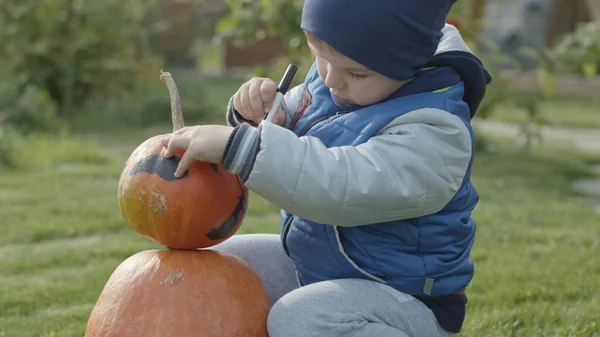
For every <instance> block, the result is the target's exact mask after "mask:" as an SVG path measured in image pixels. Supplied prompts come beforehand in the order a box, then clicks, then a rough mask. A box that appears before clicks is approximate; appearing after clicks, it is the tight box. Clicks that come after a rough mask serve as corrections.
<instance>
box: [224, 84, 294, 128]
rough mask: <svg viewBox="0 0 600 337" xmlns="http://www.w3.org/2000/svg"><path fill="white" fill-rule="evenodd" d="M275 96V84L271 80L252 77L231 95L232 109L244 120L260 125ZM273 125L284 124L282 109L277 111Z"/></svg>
mask: <svg viewBox="0 0 600 337" xmlns="http://www.w3.org/2000/svg"><path fill="white" fill-rule="evenodd" d="M275 94H277V84H276V83H275V82H274V81H273V80H271V79H268V78H262V77H254V78H252V79H251V80H250V81H248V82H246V83H244V84H242V86H241V87H240V89H239V90H238V91H237V92H236V93H235V94H234V95H233V108H234V109H235V110H236V111H237V112H239V113H240V115H242V117H244V118H245V119H247V120H249V121H252V122H254V123H256V124H260V122H261V121H262V120H263V119H264V117H265V114H266V113H267V112H269V110H271V107H272V106H273V101H274V100H275ZM273 123H275V124H278V125H283V124H284V123H285V113H284V111H283V109H281V108H279V110H277V114H276V115H275V117H274V118H273Z"/></svg>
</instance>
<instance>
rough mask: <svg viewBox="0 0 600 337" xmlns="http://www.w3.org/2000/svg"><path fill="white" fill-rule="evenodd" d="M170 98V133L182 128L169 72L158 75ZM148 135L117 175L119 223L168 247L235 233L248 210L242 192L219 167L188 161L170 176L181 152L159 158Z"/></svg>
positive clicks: (155, 140)
mask: <svg viewBox="0 0 600 337" xmlns="http://www.w3.org/2000/svg"><path fill="white" fill-rule="evenodd" d="M161 80H162V81H164V82H165V83H166V84H167V87H168V88H169V93H170V97H171V110H172V115H173V129H174V131H176V130H178V129H180V128H182V127H183V126H184V123H183V115H182V112H181V103H180V99H179V93H178V91H177V87H176V86H175V82H174V81H173V79H172V77H171V75H170V74H169V73H162V75H161ZM164 136H166V135H159V136H155V137H152V138H150V139H148V140H146V141H145V142H144V143H142V144H141V145H140V146H139V147H138V148H136V149H135V150H134V151H133V153H132V154H131V156H130V157H129V159H128V160H127V162H126V163H125V168H124V169H123V172H122V174H121V177H120V180H119V186H118V192H117V199H118V201H119V208H120V209H121V212H122V214H123V217H124V218H125V221H126V222H127V223H128V224H129V226H130V227H131V228H133V229H134V230H135V231H136V232H137V233H139V234H141V235H143V236H145V237H147V238H149V239H151V240H153V241H155V242H158V243H160V244H162V245H165V246H167V247H170V248H173V249H197V248H206V247H210V246H213V245H216V244H218V243H220V242H222V241H224V240H226V239H227V238H229V237H231V236H232V235H233V234H235V232H236V231H237V230H238V229H239V227H240V225H241V223H242V220H243V219H244V216H245V214H246V210H247V206H248V189H247V188H246V186H245V185H244V183H243V182H242V181H241V180H240V179H239V177H238V176H236V175H234V174H231V173H229V172H228V171H227V170H225V168H223V167H222V166H221V165H217V164H209V163H206V162H199V161H196V162H194V163H193V164H192V165H191V166H190V168H189V170H188V171H187V172H186V173H185V175H184V176H183V177H181V178H175V176H174V174H175V169H176V168H177V165H178V163H179V160H180V159H181V157H182V155H183V153H184V151H179V152H178V153H177V154H176V155H175V156H174V157H172V158H164V157H163V156H162V152H163V150H164V146H163V145H162V144H161V142H160V140H161V139H162V138H164Z"/></svg>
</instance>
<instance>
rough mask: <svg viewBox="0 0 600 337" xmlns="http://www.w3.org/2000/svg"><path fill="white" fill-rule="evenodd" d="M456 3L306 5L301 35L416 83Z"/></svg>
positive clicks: (336, 1) (336, 0)
mask: <svg viewBox="0 0 600 337" xmlns="http://www.w3.org/2000/svg"><path fill="white" fill-rule="evenodd" d="M455 1H456V0H305V1H304V8H303V11H302V24H301V27H302V29H304V30H306V31H308V32H310V33H312V34H313V35H315V36H316V37H318V38H319V39H321V40H323V41H325V42H326V43H327V44H329V45H331V46H332V47H333V48H335V49H336V50H338V51H339V52H340V53H342V54H344V55H345V56H346V57H349V58H351V59H353V60H354V61H356V62H358V63H360V64H362V65H364V66H365V67H367V68H370V69H371V70H373V71H376V72H378V73H380V74H383V75H385V76H387V77H390V78H393V79H397V80H406V79H409V78H411V77H413V76H414V75H415V74H416V73H417V72H419V70H420V69H421V68H422V67H423V66H424V65H426V64H427V63H428V62H429V61H430V60H431V58H432V57H433V55H434V53H435V51H436V49H437V46H438V42H439V40H440V38H441V36H442V33H441V30H442V28H443V27H444V24H445V21H446V17H447V15H448V12H449V11H450V8H451V7H452V5H453V4H454V2H455Z"/></svg>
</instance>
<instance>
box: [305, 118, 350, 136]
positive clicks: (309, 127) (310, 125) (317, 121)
mask: <svg viewBox="0 0 600 337" xmlns="http://www.w3.org/2000/svg"><path fill="white" fill-rule="evenodd" d="M339 114H340V113H339V112H336V113H335V115H332V116H325V117H321V118H319V119H317V120H315V121H314V122H312V123H310V124H309V125H308V126H307V127H306V128H305V129H304V130H302V132H301V133H299V134H298V137H300V136H304V135H305V134H306V133H307V132H308V131H309V130H310V129H312V127H313V126H315V125H317V124H319V123H320V122H322V121H324V120H326V119H329V118H331V117H335V116H337V115H339Z"/></svg>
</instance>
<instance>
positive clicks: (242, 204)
mask: <svg viewBox="0 0 600 337" xmlns="http://www.w3.org/2000/svg"><path fill="white" fill-rule="evenodd" d="M237 181H238V185H239V186H240V195H239V196H238V203H237V204H236V205H235V208H234V209H233V212H231V215H230V216H229V217H227V219H225V221H223V223H222V224H221V225H220V226H219V227H217V228H213V229H211V230H210V231H209V232H208V233H206V237H207V238H209V239H211V240H220V239H223V238H225V237H226V236H227V235H228V234H229V233H231V231H232V230H233V229H234V228H235V226H236V225H237V223H238V218H239V216H240V214H241V213H243V212H245V211H246V206H247V203H246V196H245V195H244V188H243V186H242V184H241V183H240V180H239V178H237Z"/></svg>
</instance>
